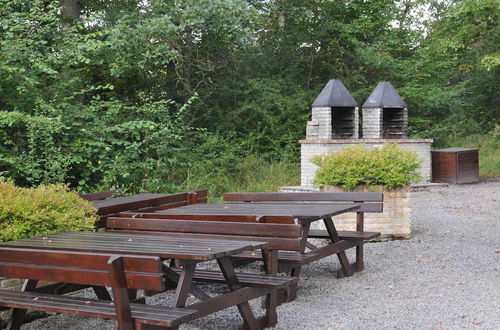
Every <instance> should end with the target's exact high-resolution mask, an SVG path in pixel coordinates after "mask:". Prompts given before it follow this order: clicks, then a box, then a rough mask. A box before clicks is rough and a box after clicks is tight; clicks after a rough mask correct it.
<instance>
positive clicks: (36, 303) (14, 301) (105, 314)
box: [0, 290, 199, 327]
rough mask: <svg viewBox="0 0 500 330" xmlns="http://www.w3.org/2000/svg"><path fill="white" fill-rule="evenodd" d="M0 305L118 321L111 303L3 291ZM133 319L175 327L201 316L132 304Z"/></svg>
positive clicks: (163, 307) (167, 308)
mask: <svg viewBox="0 0 500 330" xmlns="http://www.w3.org/2000/svg"><path fill="white" fill-rule="evenodd" d="M0 305H2V306H6V307H12V308H29V309H33V310H41V311H47V312H56V313H58V312H59V313H60V312H64V313H69V314H77V315H86V316H94V317H101V318H107V319H114V318H116V312H115V306H114V304H113V303H110V302H109V301H99V300H94V299H87V298H80V297H71V296H57V295H48V294H40V293H34V292H18V291H10V290H1V291H0ZM131 309H132V317H133V318H134V319H135V321H136V323H144V324H153V325H159V326H165V327H170V326H176V325H179V324H181V323H185V322H189V321H191V320H193V319H195V318H197V317H199V316H198V314H199V312H198V311H197V310H194V309H185V308H169V307H165V306H154V305H145V304H131Z"/></svg>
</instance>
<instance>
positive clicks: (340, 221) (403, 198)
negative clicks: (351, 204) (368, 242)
mask: <svg viewBox="0 0 500 330" xmlns="http://www.w3.org/2000/svg"><path fill="white" fill-rule="evenodd" d="M321 191H323V192H347V191H354V192H370V191H381V192H383V193H384V212H382V213H365V227H364V230H365V231H378V232H380V233H381V234H382V235H381V238H382V239H406V238H409V237H410V233H411V230H410V211H411V208H410V186H409V185H408V186H405V187H398V188H394V189H389V190H388V189H385V188H383V187H368V186H358V187H355V188H354V189H350V190H346V189H343V188H341V187H337V186H329V185H326V186H324V187H322V188H321ZM334 219H335V227H336V228H337V230H356V213H345V214H341V215H337V216H335V218H334ZM318 223H319V222H318ZM321 225H323V224H322V223H321ZM317 229H325V228H317Z"/></svg>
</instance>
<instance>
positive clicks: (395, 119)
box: [299, 79, 432, 187]
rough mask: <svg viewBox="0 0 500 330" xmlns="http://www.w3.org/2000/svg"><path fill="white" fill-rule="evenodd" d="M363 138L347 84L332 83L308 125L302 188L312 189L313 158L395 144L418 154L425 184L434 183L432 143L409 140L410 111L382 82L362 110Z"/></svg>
mask: <svg viewBox="0 0 500 330" xmlns="http://www.w3.org/2000/svg"><path fill="white" fill-rule="evenodd" d="M361 113H362V117H361V122H362V124H361V127H362V137H363V138H361V139H360V138H359V126H360V124H359V122H360V118H359V108H358V103H357V102H356V100H355V99H354V98H353V97H352V95H351V94H350V93H349V91H348V90H347V88H346V87H345V86H344V84H343V83H342V82H341V81H340V80H337V79H332V80H330V81H329V82H328V83H327V84H326V85H325V87H324V88H323V90H322V91H321V93H320V94H319V95H318V97H317V98H316V100H315V101H314V102H313V104H312V120H311V121H309V122H307V126H306V139H305V140H300V141H299V143H300V144H301V186H304V187H307V186H309V187H311V186H312V180H313V178H314V175H315V172H316V169H317V167H316V165H314V164H313V163H311V158H312V157H314V156H316V155H321V154H328V153H331V152H335V151H339V150H341V149H343V148H345V147H347V146H352V145H355V144H364V145H366V146H367V147H369V148H372V147H375V146H381V145H383V144H384V143H388V142H391V143H396V144H398V146H399V147H400V148H401V149H405V150H412V151H415V152H416V153H417V155H418V157H419V158H420V159H421V160H422V165H421V167H420V169H419V172H420V174H421V176H422V182H428V181H430V180H431V152H430V151H431V144H432V140H430V139H408V138H407V136H408V108H407V106H406V103H405V102H404V100H403V99H402V98H401V96H399V94H398V93H397V91H396V89H395V88H394V86H393V85H392V84H391V83H390V82H388V81H383V82H380V83H379V84H378V85H377V87H376V88H375V89H374V90H373V92H372V93H371V95H370V96H369V97H368V99H367V100H366V102H365V103H364V104H363V106H362V109H361Z"/></svg>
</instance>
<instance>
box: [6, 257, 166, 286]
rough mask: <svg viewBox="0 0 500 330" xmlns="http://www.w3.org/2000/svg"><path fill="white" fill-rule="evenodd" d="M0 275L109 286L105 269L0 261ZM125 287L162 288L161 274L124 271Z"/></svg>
mask: <svg viewBox="0 0 500 330" xmlns="http://www.w3.org/2000/svg"><path fill="white" fill-rule="evenodd" d="M0 276H1V277H9V278H29V279H33V280H42V281H53V282H66V283H75V284H88V285H96V286H109V285H110V284H111V282H110V280H109V273H108V271H106V270H99V269H90V268H76V267H62V266H43V265H33V264H25V263H12V262H9V263H6V262H0ZM125 277H126V279H127V287H129V288H131V289H149V290H157V291H162V290H163V289H164V284H163V276H162V274H158V273H157V274H154V273H136V272H126V273H125Z"/></svg>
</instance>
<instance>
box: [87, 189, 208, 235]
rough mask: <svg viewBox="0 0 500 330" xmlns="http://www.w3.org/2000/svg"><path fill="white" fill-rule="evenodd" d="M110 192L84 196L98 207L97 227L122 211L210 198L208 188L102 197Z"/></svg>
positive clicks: (183, 203) (177, 204)
mask: <svg viewBox="0 0 500 330" xmlns="http://www.w3.org/2000/svg"><path fill="white" fill-rule="evenodd" d="M110 193H111V191H105V192H99V193H95V194H88V195H84V196H82V197H83V198H85V199H87V200H91V201H93V204H94V207H95V208H96V209H97V214H98V215H99V216H100V220H98V221H97V222H96V224H95V226H96V228H103V227H105V226H106V224H105V222H106V218H107V217H109V216H114V215H117V214H119V213H120V212H126V211H141V212H156V211H160V210H168V209H170V208H174V207H180V206H185V205H191V204H195V203H207V200H208V191H207V190H197V191H190V192H182V193H177V194H137V195H131V196H122V197H118V198H108V199H106V198H102V197H103V196H106V195H107V196H109V194H110ZM89 195H90V196H89ZM89 198H91V199H89Z"/></svg>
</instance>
